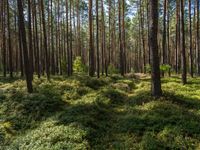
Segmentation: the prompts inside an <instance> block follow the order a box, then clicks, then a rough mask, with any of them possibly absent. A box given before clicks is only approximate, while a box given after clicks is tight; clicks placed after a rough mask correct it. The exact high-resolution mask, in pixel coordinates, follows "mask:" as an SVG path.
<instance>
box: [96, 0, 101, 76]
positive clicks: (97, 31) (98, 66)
mask: <svg viewBox="0 0 200 150" xmlns="http://www.w3.org/2000/svg"><path fill="white" fill-rule="evenodd" d="M96 49H97V77H98V78H100V58H99V1H98V0H96Z"/></svg>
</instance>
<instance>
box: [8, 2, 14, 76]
mask: <svg viewBox="0 0 200 150" xmlns="http://www.w3.org/2000/svg"><path fill="white" fill-rule="evenodd" d="M9 10H10V6H9V0H7V25H8V51H9V71H10V77H11V78H12V77H13V52H12V51H13V50H12V45H11V34H10V32H11V31H10V11H9Z"/></svg>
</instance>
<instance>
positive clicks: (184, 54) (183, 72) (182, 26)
mask: <svg viewBox="0 0 200 150" xmlns="http://www.w3.org/2000/svg"><path fill="white" fill-rule="evenodd" d="M184 8H185V7H184V0H181V37H182V38H181V45H182V82H183V84H186V83H187V68H186V67H187V66H186V53H185V25H184Z"/></svg>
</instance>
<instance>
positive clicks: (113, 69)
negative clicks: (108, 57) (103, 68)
mask: <svg viewBox="0 0 200 150" xmlns="http://www.w3.org/2000/svg"><path fill="white" fill-rule="evenodd" d="M108 73H109V74H118V73H119V70H118V69H117V68H116V67H115V66H114V65H112V64H110V65H109V66H108Z"/></svg>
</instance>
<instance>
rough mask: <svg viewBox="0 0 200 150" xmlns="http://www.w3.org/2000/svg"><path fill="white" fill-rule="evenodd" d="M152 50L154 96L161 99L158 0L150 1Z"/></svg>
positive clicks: (152, 88)
mask: <svg viewBox="0 0 200 150" xmlns="http://www.w3.org/2000/svg"><path fill="white" fill-rule="evenodd" d="M149 20H150V49H151V60H152V64H151V66H152V71H151V77H152V87H151V90H152V95H153V96H156V97H159V96H161V95H162V90H161V80H160V68H159V57H158V41H157V35H158V0H150V18H149Z"/></svg>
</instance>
